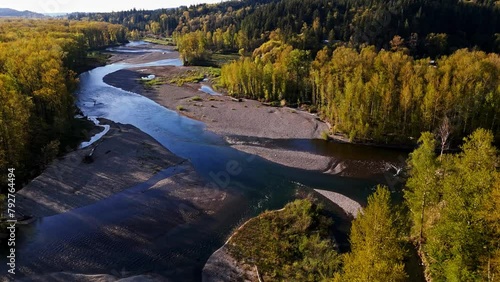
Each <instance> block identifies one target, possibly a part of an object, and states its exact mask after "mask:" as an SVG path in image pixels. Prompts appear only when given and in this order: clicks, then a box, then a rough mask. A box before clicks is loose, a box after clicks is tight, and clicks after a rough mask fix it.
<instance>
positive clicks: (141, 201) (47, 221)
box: [0, 47, 394, 281]
mask: <svg viewBox="0 0 500 282" xmlns="http://www.w3.org/2000/svg"><path fill="white" fill-rule="evenodd" d="M125 48H128V47H125ZM141 51H143V52H149V51H150V50H149V49H147V50H141ZM181 64H182V63H181V61H180V60H179V59H173V60H172V59H170V60H162V61H158V62H153V63H146V64H134V65H128V64H113V65H108V66H104V67H100V68H96V69H94V70H91V71H89V72H87V73H84V74H82V75H81V76H80V82H81V83H80V89H79V91H78V92H77V94H76V95H77V105H78V106H79V107H80V109H81V110H82V112H83V113H84V114H85V115H86V116H95V117H103V118H107V119H110V120H112V121H114V122H118V123H123V124H131V125H134V126H136V127H138V128H139V129H140V130H142V131H143V132H145V133H147V134H149V135H150V136H152V137H153V138H154V139H156V140H157V141H158V142H159V143H161V144H162V145H163V146H165V147H166V148H168V149H169V150H170V151H172V152H173V153H175V154H177V155H179V156H180V157H183V158H186V159H188V160H189V161H190V162H191V163H192V164H193V166H194V168H195V170H196V171H197V173H199V174H200V175H201V176H202V177H203V178H204V179H205V180H206V181H207V182H208V183H211V184H212V185H210V186H209V187H211V188H212V189H220V188H223V189H226V190H228V191H229V192H230V193H231V194H232V195H233V197H234V198H235V199H236V200H235V202H234V203H233V204H231V206H230V207H229V208H228V210H225V211H224V212H222V213H220V214H215V215H202V216H200V217H199V218H198V219H196V220H194V221H191V222H189V223H186V224H182V225H180V226H172V225H171V224H169V223H168V222H170V221H169V220H171V219H177V218H178V217H179V216H180V215H179V212H176V211H175V209H172V208H171V207H172V205H173V204H174V203H173V202H172V200H170V199H169V197H168V196H167V192H166V191H162V190H147V187H150V185H152V183H153V184H154V183H156V182H158V181H159V180H161V179H164V178H166V177H168V176H170V175H172V174H174V173H177V172H178V171H173V170H175V169H181V168H175V169H170V170H166V171H163V172H160V173H159V174H158V175H156V176H154V177H153V178H152V179H151V180H150V181H148V182H147V183H143V184H141V185H138V186H136V187H131V188H130V189H128V190H126V191H124V192H122V193H119V194H116V195H114V196H112V197H109V198H107V199H104V200H102V201H100V202H97V203H95V204H93V205H90V206H86V207H82V208H79V209H76V210H73V211H71V212H67V213H64V214H59V215H55V216H51V217H46V218H43V219H40V220H38V221H37V222H36V223H35V224H33V225H30V226H26V227H21V228H19V231H18V246H17V257H18V265H19V266H20V267H19V269H18V270H19V272H20V274H18V275H17V276H16V277H22V276H23V275H32V274H42V273H51V272H58V271H63V270H64V271H68V272H75V273H88V274H96V273H108V274H114V275H116V273H121V272H123V273H126V274H127V275H130V274H141V273H146V272H150V271H154V272H158V273H161V274H162V275H164V276H165V277H167V278H169V279H172V281H193V280H194V281H196V280H200V277H201V269H202V267H203V265H204V263H205V262H206V260H207V259H208V257H209V256H210V254H211V253H212V252H213V251H215V250H216V249H217V248H219V247H220V246H221V245H222V244H223V243H224V241H225V239H226V238H227V237H228V236H229V234H230V232H231V230H232V229H233V228H234V227H236V226H237V225H238V224H240V223H241V222H242V221H244V220H246V219H247V218H248V217H250V216H255V215H257V214H258V213H260V212H262V211H263V210H266V209H276V208H281V207H282V206H283V205H284V204H285V203H287V202H289V201H290V200H292V199H293V198H294V197H295V195H296V192H297V190H300V191H302V192H312V189H316V188H317V189H324V190H331V191H335V192H338V193H341V194H343V195H345V196H348V197H350V198H351V199H354V200H356V201H359V202H361V203H364V201H365V199H366V197H367V195H368V194H370V193H371V192H372V189H373V187H374V186H375V184H376V182H375V181H374V180H373V179H358V178H343V177H338V176H334V175H328V174H323V173H320V172H310V171H303V170H299V169H292V168H286V167H283V166H280V165H277V164H273V163H271V162H268V161H266V160H264V159H261V158H259V157H255V156H252V155H249V154H246V153H242V152H240V151H237V150H235V149H233V148H231V147H230V146H228V144H227V143H226V141H225V140H224V139H222V138H220V137H219V136H217V135H215V134H212V133H210V132H208V131H206V130H205V125H204V124H203V123H201V122H199V121H195V120H191V119H188V118H186V117H184V116H181V115H179V114H177V113H176V112H175V111H171V110H168V109H166V108H165V107H163V106H161V105H159V104H157V103H155V102H154V101H152V100H149V99H147V98H145V97H143V96H141V95H138V94H135V93H131V92H127V91H124V90H121V89H118V88H115V87H112V86H109V85H107V84H105V83H104V82H103V80H102V79H103V77H104V76H105V75H107V74H109V73H112V72H115V71H117V70H120V69H123V68H129V67H147V66H157V65H175V66H179V65H181ZM272 142H274V143H275V144H274V145H275V146H285V147H287V148H291V149H294V148H295V149H300V150H307V151H310V150H313V151H315V152H320V153H325V154H333V155H335V154H338V155H340V156H338V157H339V158H349V157H353V158H358V157H360V156H358V154H359V153H358V150H357V149H360V148H363V147H359V146H354V147H352V146H347V147H346V146H342V145H344V144H341V145H340V146H342V147H340V148H339V149H334V150H333V151H328V150H326V149H324V148H323V149H322V146H327V147H328V146H331V145H328V144H327V143H324V142H323V141H321V142H323V143H318V142H319V141H307V140H302V141H299V140H296V141H294V140H282V141H279V140H272ZM272 142H271V143H272ZM295 142H298V143H295ZM309 142H310V143H309ZM318 144H322V145H318ZM270 146H273V145H272V144H271V145H270ZM336 146H337V145H336ZM337 147H338V146H337ZM360 150H364V151H362V152H363V153H362V154H363V157H364V158H367V159H370V158H371V157H370V156H372V157H374V156H376V157H375V159H376V161H377V162H378V161H380V159H382V161H384V156H386V157H387V158H388V159H390V160H393V159H394V156H392V155H390V156H388V155H386V152H385V151H383V152H382V153H378V152H379V151H380V150H379V149H375V148H371V149H360ZM235 165H236V166H237V167H238V168H241V170H240V172H239V173H235V174H230V173H229V172H231V170H229V171H228V166H235ZM124 177H126V175H124ZM177 210H180V211H183V210H186V211H192V210H193V207H190V206H189V205H188V204H186V205H184V206H179V207H177ZM4 257H5V256H4V255H3V254H2V258H1V259H0V264H1V266H0V271H1V273H6V271H5V263H4V260H5V259H4Z"/></svg>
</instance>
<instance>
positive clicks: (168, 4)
mask: <svg viewBox="0 0 500 282" xmlns="http://www.w3.org/2000/svg"><path fill="white" fill-rule="evenodd" d="M219 2H221V0H165V1H158V0H118V1H110V0H0V8H11V9H16V10H22V11H24V10H30V11H33V12H38V13H67V12H111V11H122V10H129V9H132V8H136V9H146V10H150V9H159V8H172V7H178V6H181V5H186V6H189V5H191V4H200V3H219Z"/></svg>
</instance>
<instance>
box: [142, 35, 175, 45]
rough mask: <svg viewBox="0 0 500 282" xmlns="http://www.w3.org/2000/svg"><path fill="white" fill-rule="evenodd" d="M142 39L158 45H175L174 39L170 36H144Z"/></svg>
mask: <svg viewBox="0 0 500 282" xmlns="http://www.w3.org/2000/svg"><path fill="white" fill-rule="evenodd" d="M143 41H146V42H149V43H154V44H159V45H165V46H175V43H174V40H173V39H172V37H167V38H161V39H158V38H153V37H146V38H144V39H143Z"/></svg>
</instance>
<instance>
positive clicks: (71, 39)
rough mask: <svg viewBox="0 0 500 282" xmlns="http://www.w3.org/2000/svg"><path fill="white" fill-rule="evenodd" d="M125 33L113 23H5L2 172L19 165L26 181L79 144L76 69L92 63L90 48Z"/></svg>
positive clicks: (0, 44) (1, 32) (0, 70)
mask: <svg viewBox="0 0 500 282" xmlns="http://www.w3.org/2000/svg"><path fill="white" fill-rule="evenodd" d="M124 35H126V30H125V29H124V28H123V27H122V26H117V25H112V24H107V23H93V22H88V23H87V22H73V21H63V20H17V19H5V20H2V21H1V22H0V170H1V171H6V170H7V168H8V167H13V168H15V169H16V176H17V179H18V181H20V182H23V181H26V180H28V179H30V178H32V177H34V176H35V175H36V174H37V173H38V172H39V171H40V170H41V169H43V168H44V167H45V166H46V165H47V164H48V163H50V161H51V160H52V159H53V158H54V157H55V156H57V155H58V154H59V152H60V151H61V150H65V149H66V146H70V147H71V146H76V144H75V142H76V141H77V139H78V138H82V136H81V132H78V130H80V129H82V128H81V126H82V125H81V124H80V123H79V122H78V121H76V120H75V119H74V115H75V113H76V109H75V106H74V99H73V96H72V93H73V91H74V90H75V89H76V87H77V83H78V79H77V77H76V73H75V71H74V70H77V69H78V68H79V67H81V66H82V65H84V64H86V59H87V53H86V51H87V50H89V49H90V48H99V47H104V46H107V45H110V44H117V43H121V42H124V41H125V40H126V39H125V37H124ZM75 131H76V132H75ZM4 177H5V174H3V175H2V179H1V181H0V183H5V181H6V179H4ZM19 187H21V185H19Z"/></svg>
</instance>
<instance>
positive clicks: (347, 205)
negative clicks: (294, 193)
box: [314, 189, 363, 218]
mask: <svg viewBox="0 0 500 282" xmlns="http://www.w3.org/2000/svg"><path fill="white" fill-rule="evenodd" d="M314 191H316V192H318V193H319V194H321V195H322V196H324V197H325V198H327V199H328V200H330V201H332V203H334V204H335V205H337V206H339V207H340V208H341V209H342V210H344V212H345V213H346V214H347V215H349V216H351V217H352V218H356V217H357V216H358V214H359V213H360V212H362V210H363V207H361V205H360V204H359V203H358V202H356V201H354V200H352V199H351V198H349V197H346V196H344V195H342V194H339V193H335V192H332V191H326V190H319V189H314Z"/></svg>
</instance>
